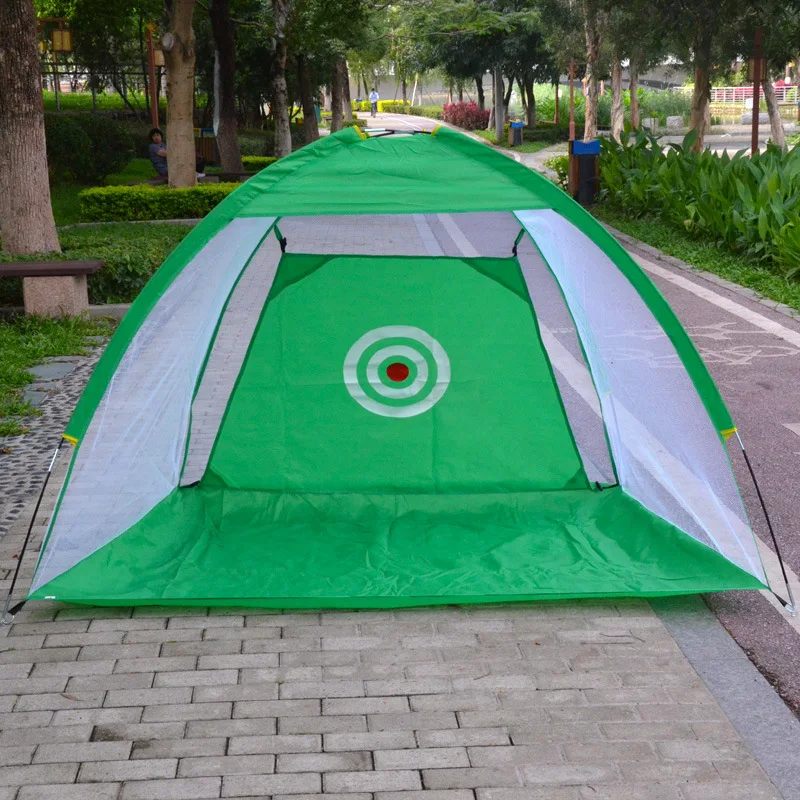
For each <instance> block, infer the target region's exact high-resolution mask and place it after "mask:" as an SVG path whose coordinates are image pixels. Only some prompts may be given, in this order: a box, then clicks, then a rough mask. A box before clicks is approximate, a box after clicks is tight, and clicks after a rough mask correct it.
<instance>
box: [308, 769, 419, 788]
mask: <svg viewBox="0 0 800 800" xmlns="http://www.w3.org/2000/svg"><path fill="white" fill-rule="evenodd" d="M324 787H325V793H326V794H327V793H329V792H343V793H346V792H384V791H387V792H388V791H394V792H397V791H405V790H419V789H422V782H421V781H420V776H419V772H416V771H412V770H402V771H396V772H332V773H330V774H329V775H325V776H324Z"/></svg>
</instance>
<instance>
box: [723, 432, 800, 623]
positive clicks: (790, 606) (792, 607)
mask: <svg viewBox="0 0 800 800" xmlns="http://www.w3.org/2000/svg"><path fill="white" fill-rule="evenodd" d="M735 434H736V438H737V440H738V442H739V447H741V448H742V455H743V456H744V463H745V464H747V469H748V471H749V473H750V477H751V478H752V480H753V486H755V489H756V494H757V495H758V502H759V503H760V504H761V511H762V512H763V513H764V519H765V520H766V521H767V528H768V529H769V535H770V537H771V538H772V544H773V545H774V546H775V554H776V555H777V556H778V563H779V564H780V565H781V573H782V575H783V582H784V583H785V584H786V593H787V595H788V597H789V602H788V603H786V602H785V601H784V600H783V599H782V598H781V597H778V595H777V594H776V595H775V596H776V597H778V600H780V601H781V602H782V603H783V604H784V606H785V607H786V610H787V611H788V612H789V614H791V616H793V617H796V616H797V603H796V602H795V599H794V594H793V593H792V587H791V585H790V584H789V576H788V575H787V574H786V564H784V561H783V556H782V555H781V548H780V546H779V545H778V539H777V537H776V536H775V529H774V528H773V527H772V520H771V519H770V517H769V512H768V511H767V504H766V502H765V501H764V496H763V495H762V494H761V487H760V486H759V485H758V479H757V478H756V473H755V471H754V470H753V465H752V464H751V463H750V458H749V456H748V455H747V450H745V447H744V442H743V441H742V437H741V436H740V435H739V431H738V430H737V431H735ZM773 594H774V592H773Z"/></svg>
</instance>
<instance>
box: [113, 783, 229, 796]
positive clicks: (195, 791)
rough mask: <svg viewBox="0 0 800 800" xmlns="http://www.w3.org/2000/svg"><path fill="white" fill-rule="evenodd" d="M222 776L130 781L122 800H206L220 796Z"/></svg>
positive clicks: (124, 788) (123, 790)
mask: <svg viewBox="0 0 800 800" xmlns="http://www.w3.org/2000/svg"><path fill="white" fill-rule="evenodd" d="M221 783H222V779H221V778H180V779H173V780H155V781H129V782H128V783H126V784H125V785H124V786H123V789H122V796H121V800H205V799H206V798H209V797H219V791H220V785H221Z"/></svg>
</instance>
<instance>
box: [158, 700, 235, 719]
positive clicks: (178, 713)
mask: <svg viewBox="0 0 800 800" xmlns="http://www.w3.org/2000/svg"><path fill="white" fill-rule="evenodd" d="M232 711H233V704H232V703H181V704H176V705H156V706H147V707H146V708H145V710H144V712H143V714H142V722H174V721H176V720H181V721H188V720H194V719H230V716H231V713H232Z"/></svg>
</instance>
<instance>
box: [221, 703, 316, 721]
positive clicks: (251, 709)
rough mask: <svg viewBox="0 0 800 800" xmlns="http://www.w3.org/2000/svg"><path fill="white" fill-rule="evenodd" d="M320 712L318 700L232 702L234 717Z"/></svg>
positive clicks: (305, 714)
mask: <svg viewBox="0 0 800 800" xmlns="http://www.w3.org/2000/svg"><path fill="white" fill-rule="evenodd" d="M320 713H321V704H320V701H319V700H254V701H243V702H236V703H234V704H233V716H234V717H304V716H314V715H318V714H320Z"/></svg>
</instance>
